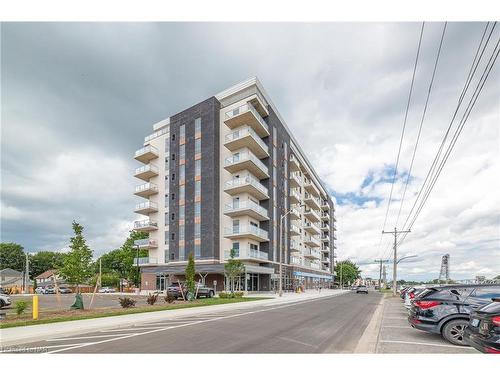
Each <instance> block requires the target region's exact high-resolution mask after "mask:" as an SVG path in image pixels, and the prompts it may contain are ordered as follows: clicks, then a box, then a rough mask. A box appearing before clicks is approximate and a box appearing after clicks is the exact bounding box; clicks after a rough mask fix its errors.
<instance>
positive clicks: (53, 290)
mask: <svg viewBox="0 0 500 375" xmlns="http://www.w3.org/2000/svg"><path fill="white" fill-rule="evenodd" d="M43 294H56V288H55V287H54V286H46V287H45V288H44V289H43Z"/></svg>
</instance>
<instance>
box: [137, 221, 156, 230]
mask: <svg viewBox="0 0 500 375" xmlns="http://www.w3.org/2000/svg"><path fill="white" fill-rule="evenodd" d="M144 228H158V223H157V222H156V221H152V220H140V221H135V222H134V229H144Z"/></svg>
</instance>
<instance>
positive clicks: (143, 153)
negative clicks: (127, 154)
mask: <svg viewBox="0 0 500 375" xmlns="http://www.w3.org/2000/svg"><path fill="white" fill-rule="evenodd" d="M157 157H158V150H157V149H156V147H154V146H151V145H149V146H146V147H143V148H141V149H139V150H137V151H136V152H135V155H134V159H135V160H138V161H140V162H142V163H144V164H147V163H149V162H150V161H151V160H153V159H156V158H157Z"/></svg>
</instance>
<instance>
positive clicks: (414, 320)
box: [408, 284, 500, 345]
mask: <svg viewBox="0 0 500 375" xmlns="http://www.w3.org/2000/svg"><path fill="white" fill-rule="evenodd" d="M493 298H500V284H498V285H497V284H491V285H487V284H481V285H448V286H442V287H430V288H427V289H425V290H424V292H422V293H421V294H420V295H418V296H416V297H415V299H414V301H413V303H412V307H411V309H410V312H409V316H408V322H409V323H410V325H411V326H412V327H413V328H416V329H420V330H422V331H426V332H432V333H436V334H440V335H442V336H443V337H444V338H445V339H446V340H447V341H449V342H451V343H452V344H455V345H467V344H466V343H465V342H464V340H463V333H464V330H465V328H466V327H467V325H468V323H469V318H470V316H469V315H470V313H471V312H472V311H473V310H475V309H478V308H480V307H482V306H484V305H486V304H488V303H490V302H491V300H492V299H493Z"/></svg>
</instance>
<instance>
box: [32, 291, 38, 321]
mask: <svg viewBox="0 0 500 375" xmlns="http://www.w3.org/2000/svg"><path fill="white" fill-rule="evenodd" d="M33 319H34V320H37V319H38V296H33Z"/></svg>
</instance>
